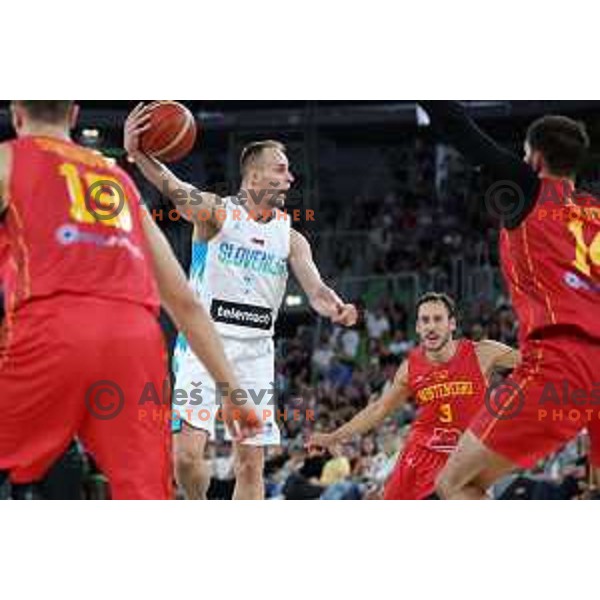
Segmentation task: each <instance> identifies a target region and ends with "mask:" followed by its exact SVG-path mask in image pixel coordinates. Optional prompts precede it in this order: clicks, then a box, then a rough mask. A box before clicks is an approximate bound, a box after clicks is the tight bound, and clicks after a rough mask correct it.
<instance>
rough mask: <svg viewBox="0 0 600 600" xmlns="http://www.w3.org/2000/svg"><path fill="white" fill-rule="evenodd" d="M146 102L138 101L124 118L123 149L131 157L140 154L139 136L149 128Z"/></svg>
mask: <svg viewBox="0 0 600 600" xmlns="http://www.w3.org/2000/svg"><path fill="white" fill-rule="evenodd" d="M149 106H150V105H148V104H144V103H143V102H140V103H139V104H138V105H137V106H136V107H135V108H134V109H133V110H132V111H131V112H130V113H129V116H128V117H127V119H126V120H125V142H124V146H125V150H126V151H127V154H128V155H129V156H131V157H132V158H135V156H136V154H140V153H141V150H140V137H141V135H142V133H144V131H147V130H148V129H149V128H150V110H149Z"/></svg>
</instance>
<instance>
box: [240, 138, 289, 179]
mask: <svg viewBox="0 0 600 600" xmlns="http://www.w3.org/2000/svg"><path fill="white" fill-rule="evenodd" d="M269 149H272V150H279V151H280V152H285V145H284V144H282V143H281V142H277V141H276V140H263V141H260V142H251V143H250V144H248V145H247V146H245V147H244V149H243V150H242V153H241V155H240V173H241V174H242V176H244V175H246V173H247V172H248V169H249V168H250V167H254V166H256V163H257V162H258V161H259V159H260V157H261V155H262V153H263V152H264V151H265V150H269Z"/></svg>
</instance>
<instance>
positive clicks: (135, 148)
mask: <svg viewBox="0 0 600 600" xmlns="http://www.w3.org/2000/svg"><path fill="white" fill-rule="evenodd" d="M149 127H150V112H149V111H148V106H147V105H146V106H144V105H143V104H138V106H136V107H135V108H134V109H133V111H132V112H131V113H130V114H129V116H128V117H127V120H126V121H125V150H126V151H127V154H128V155H129V156H130V157H131V158H132V159H133V160H134V161H135V164H136V165H137V166H138V168H139V170H140V171H141V173H142V175H143V176H144V177H145V178H146V179H147V180H148V181H149V182H150V183H151V184H152V185H154V187H156V188H157V189H158V190H159V191H160V192H161V193H162V194H163V195H164V196H166V197H167V198H169V200H170V201H171V202H172V203H173V205H174V207H175V209H176V210H177V211H178V212H179V214H180V215H181V216H182V217H183V218H184V219H186V220H187V221H192V222H193V221H196V220H200V221H201V222H204V223H206V222H208V223H210V224H212V225H214V226H215V227H216V228H217V229H219V228H220V226H221V221H219V220H218V219H217V218H216V215H215V211H216V210H217V209H218V208H220V207H221V206H222V205H221V198H220V197H219V196H217V195H216V194H211V193H209V192H202V191H200V190H199V189H198V188H197V187H196V186H194V185H192V184H191V183H187V182H185V181H182V180H181V179H179V177H177V176H176V175H175V174H174V173H173V172H172V171H171V170H170V169H169V168H167V167H166V166H165V165H164V164H163V163H161V162H160V161H158V160H156V159H155V158H153V157H152V156H148V155H147V154H145V153H144V152H142V150H141V149H140V136H141V135H142V133H144V131H146V130H147V129H149Z"/></svg>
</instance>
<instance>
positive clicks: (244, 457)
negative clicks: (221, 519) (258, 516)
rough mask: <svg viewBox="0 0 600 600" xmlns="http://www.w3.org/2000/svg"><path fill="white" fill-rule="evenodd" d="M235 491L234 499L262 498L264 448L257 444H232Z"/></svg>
mask: <svg viewBox="0 0 600 600" xmlns="http://www.w3.org/2000/svg"><path fill="white" fill-rule="evenodd" d="M234 459H235V460H234V470H235V492H234V494H233V499H234V500H263V499H264V496H265V485H264V481H263V471H264V450H263V448H262V447H258V446H248V445H243V444H236V445H235V446H234Z"/></svg>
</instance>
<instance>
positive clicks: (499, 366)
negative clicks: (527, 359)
mask: <svg viewBox="0 0 600 600" xmlns="http://www.w3.org/2000/svg"><path fill="white" fill-rule="evenodd" d="M475 351H476V353H477V358H478V359H479V364H480V365H481V370H482V371H483V372H484V373H485V374H486V375H489V374H490V373H491V372H492V371H497V370H504V369H507V370H512V369H514V368H515V367H516V366H517V365H518V364H519V362H520V361H521V353H520V352H519V351H518V350H515V349H514V348H511V347H510V346H507V345H506V344H502V343H501V342H496V341H495V340H483V341H481V342H477V344H476V346H475Z"/></svg>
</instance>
